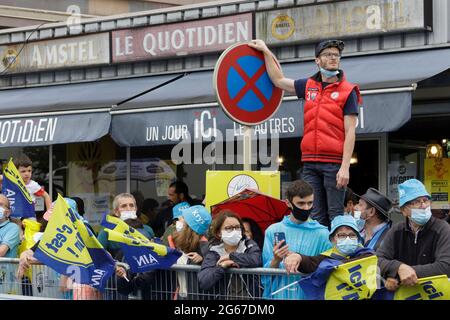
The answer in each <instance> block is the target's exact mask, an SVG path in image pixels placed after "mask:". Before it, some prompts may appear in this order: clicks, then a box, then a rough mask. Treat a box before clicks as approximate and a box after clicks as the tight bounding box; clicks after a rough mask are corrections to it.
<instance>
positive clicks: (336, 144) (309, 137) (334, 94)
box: [300, 71, 362, 163]
mask: <svg viewBox="0 0 450 320" xmlns="http://www.w3.org/2000/svg"><path fill="white" fill-rule="evenodd" d="M353 89H355V90H356V94H357V97H358V104H361V103H362V100H361V95H360V92H359V87H358V86H357V85H355V84H352V83H349V82H347V81H346V80H345V75H344V73H343V72H342V71H341V74H340V77H339V81H338V82H335V83H332V84H329V85H328V86H326V87H325V89H322V83H321V78H320V73H318V74H316V75H315V76H313V77H311V78H309V79H308V81H307V82H306V89H305V105H304V115H303V125H304V126H303V127H304V131H303V139H302V142H301V147H300V148H301V151H302V161H303V162H332V163H341V162H342V154H343V151H344V140H345V130H344V106H345V103H346V101H347V98H348V96H349V95H350V93H351V92H352V90H353Z"/></svg>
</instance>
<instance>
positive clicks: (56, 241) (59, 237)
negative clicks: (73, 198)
mask: <svg viewBox="0 0 450 320" xmlns="http://www.w3.org/2000/svg"><path fill="white" fill-rule="evenodd" d="M68 210H69V206H68V205H67V202H66V201H65V200H64V198H63V197H61V195H60V194H58V199H57V200H56V202H55V206H54V207H53V212H52V216H51V219H50V220H49V222H48V225H47V227H46V229H45V232H44V234H43V235H42V238H41V241H40V243H39V249H41V250H42V251H43V252H44V253H45V254H47V255H48V256H50V257H51V258H53V259H54V260H57V261H59V262H61V263H64V264H67V265H76V266H88V265H90V264H92V259H91V256H90V254H89V252H88V250H87V247H86V246H89V247H93V248H101V245H100V243H99V242H98V240H97V239H96V238H95V237H90V236H89V234H88V233H87V230H86V227H85V226H84V225H80V224H82V223H83V222H81V221H80V220H79V219H76V220H75V219H73V218H72V219H71V218H70V217H69V213H68ZM77 231H78V232H79V233H78V232H77ZM78 234H79V235H80V236H81V237H80V238H79V237H78ZM81 238H82V239H81ZM85 244H86V246H85Z"/></svg>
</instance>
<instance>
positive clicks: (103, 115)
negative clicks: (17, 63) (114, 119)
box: [0, 75, 174, 147]
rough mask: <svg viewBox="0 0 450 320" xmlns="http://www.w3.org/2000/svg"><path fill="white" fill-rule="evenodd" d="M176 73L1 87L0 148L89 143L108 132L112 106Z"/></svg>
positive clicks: (157, 84) (172, 76) (159, 83)
mask: <svg viewBox="0 0 450 320" xmlns="http://www.w3.org/2000/svg"><path fill="white" fill-rule="evenodd" d="M172 78H174V75H165V76H157V77H146V78H135V79H125V80H111V81H100V82H89V83H78V84H67V85H55V86H47V87H33V88H21V89H5V90H0V147H11V146H40V145H51V144H59V143H72V142H86V141H93V140H96V139H98V138H100V137H102V136H104V135H106V134H108V132H109V129H110V125H111V115H110V110H111V107H112V105H114V104H117V103H119V102H120V101H123V100H125V99H127V98H130V97H133V96H135V95H138V94H140V93H142V92H144V91H146V90H149V89H151V88H153V87H158V86H159V85H161V84H162V83H164V82H165V81H169V80H170V79H172Z"/></svg>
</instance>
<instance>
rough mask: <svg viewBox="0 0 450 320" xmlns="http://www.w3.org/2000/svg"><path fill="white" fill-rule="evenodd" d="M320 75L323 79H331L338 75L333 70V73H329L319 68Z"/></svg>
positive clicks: (337, 71)
mask: <svg viewBox="0 0 450 320" xmlns="http://www.w3.org/2000/svg"><path fill="white" fill-rule="evenodd" d="M320 73H321V74H322V75H323V76H324V77H325V78H332V77H335V76H337V75H338V74H339V70H334V71H330V70H327V69H324V68H322V67H320Z"/></svg>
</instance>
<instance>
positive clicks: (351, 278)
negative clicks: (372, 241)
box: [298, 248, 377, 300]
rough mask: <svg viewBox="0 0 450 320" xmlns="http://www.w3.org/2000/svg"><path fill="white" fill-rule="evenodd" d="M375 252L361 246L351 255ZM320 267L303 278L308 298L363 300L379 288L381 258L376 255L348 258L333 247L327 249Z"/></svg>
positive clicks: (303, 286) (302, 283)
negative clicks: (379, 259)
mask: <svg viewBox="0 0 450 320" xmlns="http://www.w3.org/2000/svg"><path fill="white" fill-rule="evenodd" d="M367 253H372V254H373V251H372V250H371V249H367V248H360V249H358V250H357V251H356V252H355V253H354V254H352V255H351V256H350V258H356V257H358V256H361V255H364V254H367ZM323 254H324V255H327V256H328V257H329V258H326V259H324V260H322V262H321V263H320V264H319V266H318V268H317V270H316V271H315V272H313V273H312V274H310V275H309V276H307V277H305V278H302V279H301V280H299V282H298V284H299V285H300V287H301V288H302V290H303V291H304V292H305V295H306V298H307V299H308V300H361V299H369V298H370V297H371V296H372V295H373V294H374V293H375V291H376V290H377V258H376V256H375V255H371V256H368V257H363V258H361V259H356V260H352V261H350V262H348V260H346V259H345V257H343V256H340V255H338V254H336V252H335V250H333V249H330V250H329V251H327V252H324V253H323Z"/></svg>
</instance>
